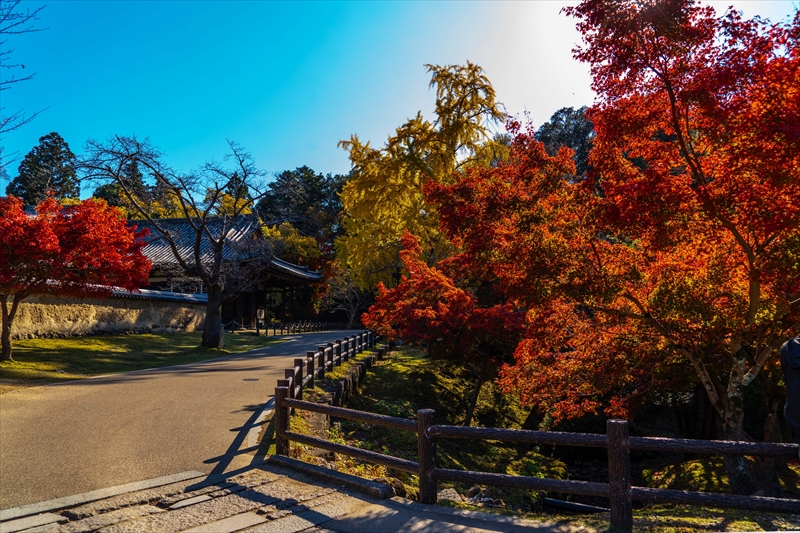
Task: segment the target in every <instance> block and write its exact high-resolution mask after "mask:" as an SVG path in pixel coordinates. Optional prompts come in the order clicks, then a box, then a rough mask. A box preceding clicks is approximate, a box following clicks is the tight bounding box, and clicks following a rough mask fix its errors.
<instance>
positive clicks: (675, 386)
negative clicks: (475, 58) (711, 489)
mask: <svg viewBox="0 0 800 533" xmlns="http://www.w3.org/2000/svg"><path fill="white" fill-rule="evenodd" d="M567 12H568V13H569V14H571V15H573V16H576V17H578V18H579V19H580V22H579V24H578V28H579V29H580V30H581V31H582V33H583V34H584V37H585V40H586V43H587V46H586V47H585V48H583V49H579V50H577V51H576V57H577V58H579V59H581V60H583V61H586V62H588V63H589V64H590V65H591V69H592V74H593V79H594V82H593V88H594V90H595V91H596V92H597V94H598V97H599V102H598V103H597V104H596V105H595V106H594V107H593V108H592V109H591V110H590V118H591V120H592V122H593V123H594V125H595V128H596V133H597V136H596V138H595V140H594V147H593V150H592V152H591V155H590V163H591V165H592V167H593V171H592V172H591V174H590V179H587V180H584V181H582V182H579V183H572V182H570V181H569V180H566V179H563V178H560V177H558V176H557V175H556V174H557V172H552V171H548V170H547V169H548V165H553V164H555V163H554V162H553V161H552V160H550V159H548V158H547V157H546V154H545V153H544V149H543V147H542V146H541V145H540V144H539V143H537V142H536V141H535V140H534V139H533V135H532V133H523V134H518V135H517V137H516V140H515V143H514V153H513V154H512V158H511V159H510V162H509V163H508V164H501V165H499V166H498V167H497V168H493V169H485V170H484V169H472V170H470V171H468V172H467V173H466V175H465V176H461V177H458V176H457V177H455V183H454V184H451V185H437V184H429V185H428V186H427V188H426V193H427V194H428V200H429V201H432V202H433V203H434V204H436V205H437V207H438V208H439V212H440V213H441V219H442V224H443V227H444V228H445V230H446V232H447V234H448V236H449V237H450V238H452V239H453V240H454V242H456V243H457V244H459V245H461V246H462V247H463V248H464V253H463V256H464V258H465V259H466V260H468V262H469V263H470V265H471V268H473V269H475V270H476V271H477V270H481V271H487V270H488V271H489V272H491V273H492V274H493V275H494V276H495V277H496V279H497V283H498V285H499V286H500V288H501V290H502V291H503V292H504V294H505V295H506V296H507V298H508V299H509V301H510V302H513V303H514V304H515V305H519V306H524V307H526V308H527V309H529V311H528V317H527V319H528V326H527V331H526V334H525V337H526V338H525V340H523V341H522V342H521V343H520V344H519V346H518V348H517V350H516V353H515V359H516V364H514V365H508V366H506V367H504V368H503V371H502V378H501V384H502V386H503V387H504V388H505V389H506V390H508V391H515V392H518V393H520V394H521V395H522V398H523V400H524V401H525V402H527V403H530V404H535V405H538V406H539V407H540V408H542V409H544V410H547V411H549V412H550V413H551V414H553V416H554V418H555V419H556V420H558V419H564V418H571V417H576V416H580V415H582V414H585V413H590V412H595V411H596V410H597V409H599V408H604V409H605V412H606V413H607V414H608V415H611V416H629V415H630V413H631V412H632V410H634V409H635V408H636V407H637V406H638V405H639V404H640V403H641V402H642V400H643V399H644V398H645V397H646V396H647V395H648V394H649V393H651V392H669V391H679V390H686V389H685V388H683V387H686V386H687V385H688V384H689V383H692V382H697V383H699V384H700V385H701V386H702V389H703V390H704V391H705V393H706V394H707V396H708V399H709V402H710V404H711V405H712V406H713V408H714V409H715V410H716V412H717V414H718V415H719V418H720V419H721V423H722V424H721V426H722V435H723V436H724V437H725V438H728V439H733V440H744V439H747V438H748V436H747V435H745V433H744V430H743V421H744V416H745V409H744V393H745V388H746V387H748V386H757V387H760V389H761V393H762V398H763V399H764V400H763V401H764V407H765V408H766V413H767V417H766V419H765V425H764V430H763V436H764V438H765V439H772V438H779V437H780V434H779V430H778V427H777V423H776V421H777V417H776V413H777V408H778V406H779V405H781V404H782V402H783V399H784V397H783V394H784V391H783V390H782V389H783V388H782V387H780V386H778V384H779V380H780V371H779V368H778V359H777V357H776V353H777V348H778V347H779V346H780V345H781V344H782V343H783V342H784V341H785V340H787V339H788V338H789V337H791V336H792V335H797V334H798V330H800V260H798V258H800V207H798V206H800V120H798V118H797V117H800V46H798V38H799V37H800V14H798V15H797V16H796V17H795V18H794V20H793V22H791V23H787V24H777V25H769V24H766V23H764V22H761V21H759V20H742V18H741V17H740V15H739V14H738V13H736V12H729V13H727V14H726V15H725V16H723V17H719V18H718V17H716V16H715V14H714V11H713V10H712V9H711V8H708V7H700V6H698V5H695V4H694V3H692V2H690V1H688V0H667V1H659V2H628V1H621V2H620V1H613V2H612V1H604V0H586V1H585V2H583V3H582V4H580V5H579V6H577V7H574V8H569V9H567ZM559 155H560V156H562V157H561V159H562V160H563V159H564V157H563V156H566V155H568V154H566V153H564V154H559ZM562 162H563V161H562ZM551 168H552V167H551ZM726 463H727V466H728V470H729V475H730V476H731V481H732V484H735V485H737V489H738V490H741V491H745V490H748V491H749V490H751V489H753V487H752V486H748V482H747V480H746V479H744V478H745V477H746V476H745V475H744V470H745V469H744V466H743V463H742V461H741V460H740V459H737V458H729V460H727V461H726Z"/></svg>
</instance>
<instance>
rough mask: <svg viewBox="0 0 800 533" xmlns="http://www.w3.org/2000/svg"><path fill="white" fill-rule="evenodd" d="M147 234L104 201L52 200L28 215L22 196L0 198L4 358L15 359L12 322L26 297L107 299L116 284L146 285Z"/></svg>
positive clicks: (148, 268)
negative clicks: (68, 203) (73, 202)
mask: <svg viewBox="0 0 800 533" xmlns="http://www.w3.org/2000/svg"><path fill="white" fill-rule="evenodd" d="M146 232H147V230H146V229H145V230H139V231H137V230H136V228H135V227H130V226H128V225H127V224H126V220H125V217H124V216H123V215H122V214H121V212H120V211H119V210H117V209H116V208H113V207H109V206H108V204H106V202H105V201H103V200H95V199H89V200H85V201H83V202H81V203H79V204H77V205H74V206H62V205H60V204H59V203H58V202H56V200H55V199H53V198H48V199H47V200H45V201H44V202H42V203H41V204H39V206H38V207H37V208H36V214H34V215H29V214H26V213H25V210H24V207H23V204H22V201H21V200H19V199H18V198H15V197H13V196H5V197H0V307H2V356H0V360H3V361H12V360H13V359H12V355H11V324H12V322H13V320H14V316H15V315H16V313H17V309H18V307H19V303H20V302H21V301H22V300H23V299H25V298H27V297H28V296H32V295H35V294H53V295H63V296H76V297H90V296H91V297H105V296H110V295H111V291H112V287H119V288H123V289H127V290H135V289H138V288H139V287H141V286H142V285H144V284H146V283H147V276H148V274H149V272H150V261H149V260H148V259H147V258H146V257H145V256H144V255H143V254H142V251H141V250H142V247H143V246H144V244H145V243H144V241H143V240H142V238H143V237H145V236H146V235H147V233H146Z"/></svg>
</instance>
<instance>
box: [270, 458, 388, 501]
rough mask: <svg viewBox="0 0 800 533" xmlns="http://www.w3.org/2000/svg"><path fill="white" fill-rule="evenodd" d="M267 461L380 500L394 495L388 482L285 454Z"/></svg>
mask: <svg viewBox="0 0 800 533" xmlns="http://www.w3.org/2000/svg"><path fill="white" fill-rule="evenodd" d="M267 462H268V463H269V464H273V465H275V466H282V467H284V468H288V469H290V470H294V471H295V472H300V473H302V474H306V475H308V476H311V477H313V478H316V479H321V480H323V481H327V482H328V483H331V484H334V485H339V486H344V487H346V488H348V489H350V490H354V491H356V492H360V493H362V494H365V495H367V496H371V497H372V498H376V499H378V500H388V499H390V498H393V497H394V489H393V488H392V487H391V486H389V485H387V484H386V483H378V482H377V481H369V480H366V479H361V478H359V477H356V476H351V475H350V474H344V473H342V472H337V471H336V470H329V469H327V468H322V467H321V466H316V465H312V464H308V463H304V462H302V461H298V460H296V459H291V458H289V457H285V456H283V455H272V456H270V458H269V459H268V460H267Z"/></svg>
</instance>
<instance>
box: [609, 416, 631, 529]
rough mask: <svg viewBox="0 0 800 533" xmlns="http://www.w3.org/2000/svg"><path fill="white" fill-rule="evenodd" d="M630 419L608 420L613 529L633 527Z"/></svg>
mask: <svg viewBox="0 0 800 533" xmlns="http://www.w3.org/2000/svg"><path fill="white" fill-rule="evenodd" d="M628 436H629V433H628V421H627V420H608V421H607V422H606V438H607V439H608V485H609V499H610V500H611V501H610V504H611V531H614V532H619V533H622V532H627V533H629V532H630V531H631V530H632V529H633V508H632V506H631V453H630V448H629V445H628Z"/></svg>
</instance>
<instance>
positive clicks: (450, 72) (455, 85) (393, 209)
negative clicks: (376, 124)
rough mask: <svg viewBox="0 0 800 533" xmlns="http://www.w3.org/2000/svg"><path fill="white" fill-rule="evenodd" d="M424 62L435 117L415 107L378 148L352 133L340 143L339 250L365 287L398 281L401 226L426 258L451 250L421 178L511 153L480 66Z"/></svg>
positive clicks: (442, 176)
mask: <svg viewBox="0 0 800 533" xmlns="http://www.w3.org/2000/svg"><path fill="white" fill-rule="evenodd" d="M426 68H427V69H428V72H430V73H431V83H430V86H431V87H432V88H435V90H436V107H435V114H436V118H435V120H433V121H432V122H431V121H428V120H426V119H424V118H423V117H422V113H420V112H418V113H417V115H416V116H415V117H414V118H411V119H409V120H408V121H407V122H406V123H405V124H403V125H402V126H400V127H399V128H397V131H396V133H395V135H393V136H391V137H389V139H388V140H387V142H386V144H385V145H384V147H383V148H381V149H377V148H373V147H372V146H371V144H370V142H366V143H364V142H362V141H361V139H359V138H358V136H357V135H353V136H351V137H350V140H348V141H341V142H340V143H339V145H340V146H341V147H342V148H344V149H345V150H348V151H349V157H350V162H351V164H352V172H351V177H350V178H349V179H348V180H347V183H346V184H345V185H344V188H343V190H342V192H341V195H340V196H341V201H342V208H343V215H344V216H343V218H342V226H343V229H344V234H343V235H342V236H340V237H339V238H338V239H337V241H336V251H337V255H338V256H339V259H340V261H341V263H342V265H343V266H344V267H346V268H347V269H348V270H349V271H350V272H351V273H352V275H353V277H354V280H355V282H356V283H357V284H358V285H359V286H360V287H362V288H371V287H374V286H375V285H376V284H377V283H378V282H380V281H382V282H384V283H385V284H387V285H390V286H393V285H395V284H396V281H395V278H397V277H398V276H397V273H398V272H399V269H400V266H401V264H402V263H401V261H400V258H399V251H400V249H401V244H400V238H401V237H402V235H403V232H404V230H408V231H409V232H410V233H412V234H414V235H417V236H419V238H420V245H421V247H422V250H423V253H424V255H425V258H426V260H427V261H428V262H429V263H430V264H433V263H435V262H436V261H437V260H439V259H441V258H443V257H446V256H447V255H449V253H450V244H449V243H448V241H447V239H446V238H445V237H444V236H443V235H442V233H441V232H440V231H439V220H438V214H437V212H436V210H435V209H434V208H433V207H432V206H430V205H428V204H426V202H425V199H424V197H423V194H422V186H423V184H424V183H426V182H427V181H429V180H434V181H436V182H445V183H447V182H449V181H450V180H452V176H453V173H454V172H458V171H459V170H461V169H464V168H466V167H469V166H474V165H486V166H488V165H490V164H492V163H493V162H496V161H498V160H501V159H504V158H505V157H506V156H507V153H508V149H507V147H506V146H505V145H504V144H503V143H502V142H500V141H499V140H497V139H499V138H500V137H498V136H496V135H494V134H493V129H492V125H493V124H497V123H498V122H500V121H502V120H503V119H504V118H505V116H506V115H505V112H504V110H503V106H502V104H500V103H499V102H497V100H496V99H495V91H494V88H492V84H491V83H490V82H489V79H488V78H487V77H486V75H485V74H484V72H483V69H482V68H481V67H480V66H478V65H475V64H473V63H470V62H467V64H466V65H447V66H438V65H426Z"/></svg>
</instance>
